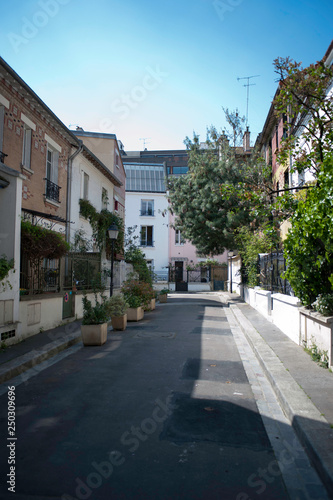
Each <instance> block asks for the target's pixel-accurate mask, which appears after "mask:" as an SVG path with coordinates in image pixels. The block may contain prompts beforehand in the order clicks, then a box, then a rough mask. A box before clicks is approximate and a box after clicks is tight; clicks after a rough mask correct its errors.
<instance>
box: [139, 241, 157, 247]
mask: <svg viewBox="0 0 333 500" xmlns="http://www.w3.org/2000/svg"><path fill="white" fill-rule="evenodd" d="M153 246H154V241H152V240H141V241H140V247H153Z"/></svg>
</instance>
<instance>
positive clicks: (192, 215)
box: [168, 127, 271, 255]
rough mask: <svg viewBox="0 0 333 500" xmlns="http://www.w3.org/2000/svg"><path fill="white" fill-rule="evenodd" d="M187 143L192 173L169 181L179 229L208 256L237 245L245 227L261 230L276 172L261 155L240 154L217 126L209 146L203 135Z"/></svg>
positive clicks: (210, 135)
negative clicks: (273, 175)
mask: <svg viewBox="0 0 333 500" xmlns="http://www.w3.org/2000/svg"><path fill="white" fill-rule="evenodd" d="M185 143H186V146H187V149H188V150H189V162H188V166H189V171H188V173H187V174H186V175H183V176H181V177H178V178H170V179H169V182H168V188H169V198H170V204H171V211H172V212H173V213H174V214H175V215H176V221H175V227H176V228H177V229H180V230H181V232H182V234H183V236H184V238H186V239H187V240H189V241H191V242H192V243H193V244H194V245H195V246H196V248H197V250H198V251H199V252H201V253H204V254H205V255H218V254H221V253H223V252H224V250H225V249H232V248H233V249H235V248H237V240H236V239H235V233H236V232H237V230H238V229H239V227H240V226H243V225H247V226H249V225H250V226H251V227H252V228H253V229H255V228H256V227H257V226H258V225H259V224H260V222H261V221H262V220H266V219H267V218H268V217H269V214H270V210H271V207H270V206H269V203H268V202H269V196H268V193H269V189H270V190H271V184H270V178H271V172H270V171H269V169H268V168H267V167H266V165H265V164H264V162H263V161H261V160H260V159H259V158H258V157H255V158H253V159H252V160H249V159H248V158H246V157H245V155H244V156H240V155H237V154H236V151H235V148H232V147H229V146H228V143H227V141H226V140H225V136H223V135H222V136H221V135H220V134H218V133H217V131H216V129H214V128H213V127H212V128H211V129H210V130H209V131H208V134H207V141H206V144H205V148H204V149H202V148H200V144H199V138H198V137H197V136H194V139H193V141H191V140H190V139H189V138H187V139H186V141H185Z"/></svg>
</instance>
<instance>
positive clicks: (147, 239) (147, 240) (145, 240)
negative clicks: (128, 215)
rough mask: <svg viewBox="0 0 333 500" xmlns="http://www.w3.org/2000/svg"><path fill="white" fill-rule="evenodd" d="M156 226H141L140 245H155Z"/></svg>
mask: <svg viewBox="0 0 333 500" xmlns="http://www.w3.org/2000/svg"><path fill="white" fill-rule="evenodd" d="M153 235H154V226H141V231H140V245H141V246H142V247H153V246H154V239H153Z"/></svg>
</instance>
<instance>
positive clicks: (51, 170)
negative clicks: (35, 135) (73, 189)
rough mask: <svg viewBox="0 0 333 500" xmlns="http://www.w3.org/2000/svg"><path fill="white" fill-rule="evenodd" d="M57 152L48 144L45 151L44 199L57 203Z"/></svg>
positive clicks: (58, 188) (58, 190) (58, 192)
mask: <svg viewBox="0 0 333 500" xmlns="http://www.w3.org/2000/svg"><path fill="white" fill-rule="evenodd" d="M58 164H59V151H57V150H56V149H53V148H52V147H51V146H50V145H49V144H48V145H47V151H46V178H45V181H46V193H45V195H46V198H48V199H49V200H52V201H56V202H58V203H59V194H60V187H59V186H58Z"/></svg>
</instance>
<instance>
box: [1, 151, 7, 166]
mask: <svg viewBox="0 0 333 500" xmlns="http://www.w3.org/2000/svg"><path fill="white" fill-rule="evenodd" d="M6 156H8V155H6V153H4V152H3V151H0V162H1V163H4V162H5V158H6Z"/></svg>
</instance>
